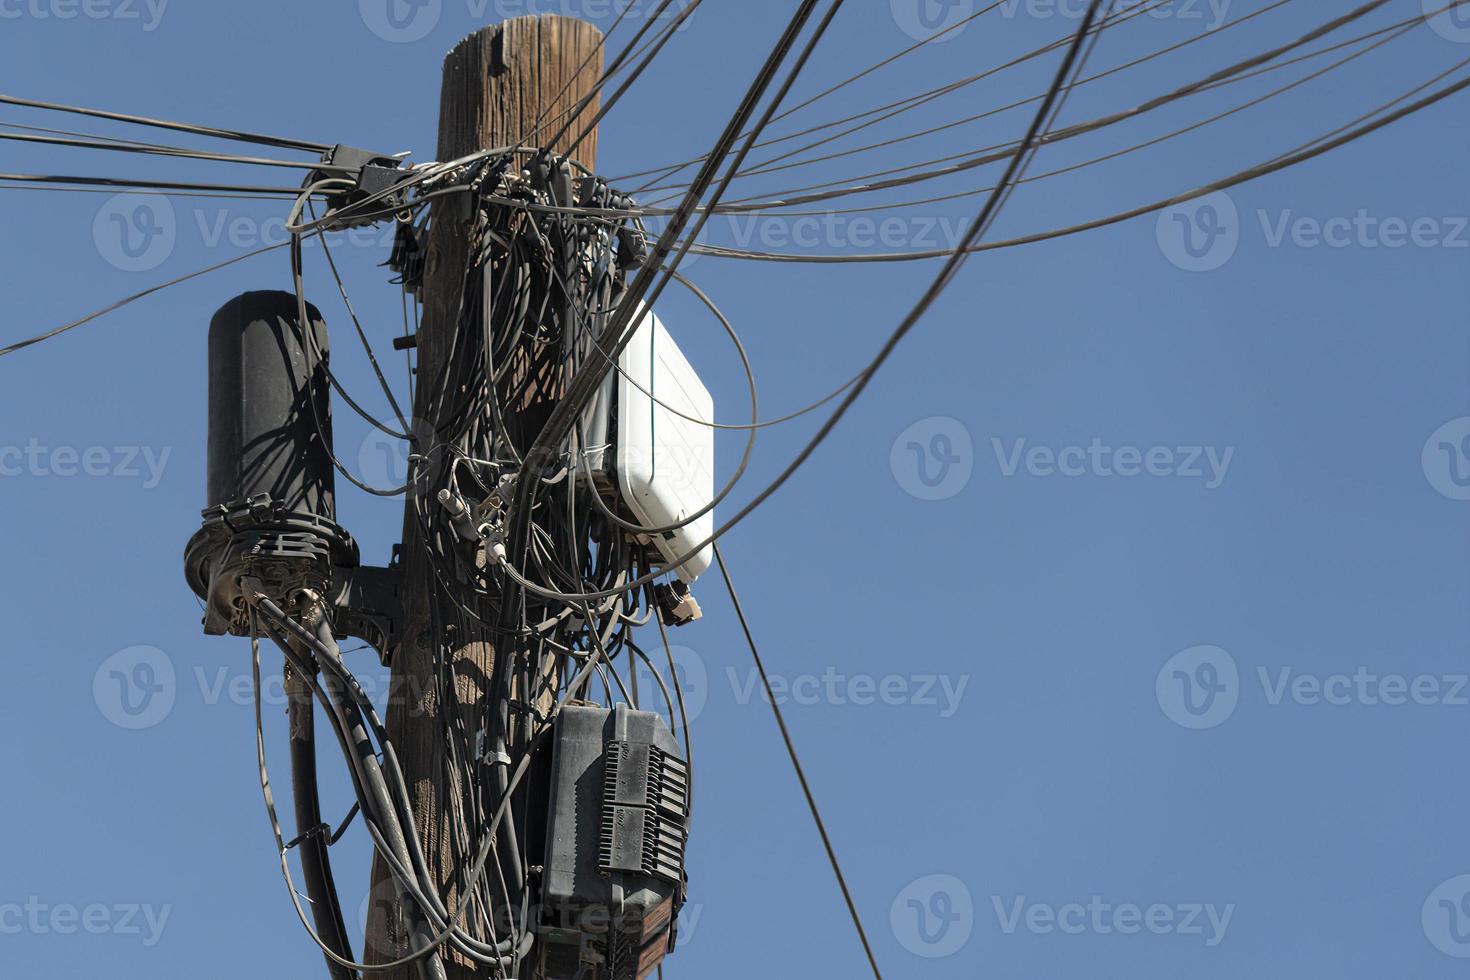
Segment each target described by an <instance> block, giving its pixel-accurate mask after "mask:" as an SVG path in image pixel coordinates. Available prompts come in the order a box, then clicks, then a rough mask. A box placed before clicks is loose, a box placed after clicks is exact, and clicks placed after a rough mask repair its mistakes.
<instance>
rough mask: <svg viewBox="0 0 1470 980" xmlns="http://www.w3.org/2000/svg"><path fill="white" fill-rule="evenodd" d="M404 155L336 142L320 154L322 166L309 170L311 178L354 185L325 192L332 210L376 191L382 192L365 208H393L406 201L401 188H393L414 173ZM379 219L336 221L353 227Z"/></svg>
mask: <svg viewBox="0 0 1470 980" xmlns="http://www.w3.org/2000/svg"><path fill="white" fill-rule="evenodd" d="M403 155H404V154H399V155H397V156H395V155H392V154H386V153H374V152H372V151H371V150H361V149H358V148H357V147H355V146H346V145H343V144H341V143H338V144H337V145H336V146H334V147H332V148H331V149H330V150H328V151H327V152H325V153H323V154H322V164H323V169H321V170H315V171H312V175H311V179H312V180H313V181H318V180H350V181H352V182H353V183H354V184H355V185H356V186H354V187H353V188H352V189H351V190H343V191H340V192H337V193H331V194H328V196H327V207H328V208H330V209H331V210H332V211H337V212H340V211H343V210H345V209H349V208H351V207H353V206H354V205H356V204H359V203H361V202H363V201H365V200H367V199H368V198H370V197H375V196H376V195H379V194H383V195H384V196H383V197H380V198H378V199H377V200H375V201H374V202H373V203H372V204H370V205H368V208H367V210H368V211H369V212H378V211H387V210H394V211H396V210H398V209H400V208H402V207H403V206H404V205H405V204H407V203H408V196H407V195H406V194H405V193H404V192H403V191H402V190H396V191H395V190H393V188H394V187H396V186H397V185H398V184H401V183H403V182H404V181H405V180H407V179H408V178H410V177H412V176H413V171H411V170H405V169H403V160H402V159H401V157H402V156H403ZM344 171H345V172H344ZM385 192H391V193H385ZM380 220H382V219H381V218H352V217H339V218H338V219H337V220H336V221H335V224H336V225H337V226H338V227H342V228H355V227H359V226H361V225H371V224H375V223H376V222H378V221H380Z"/></svg>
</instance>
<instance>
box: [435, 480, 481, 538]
mask: <svg viewBox="0 0 1470 980" xmlns="http://www.w3.org/2000/svg"><path fill="white" fill-rule="evenodd" d="M439 504H440V505H441V506H442V507H443V508H444V512H445V513H446V514H447V515H449V523H450V524H451V525H453V527H454V530H455V531H457V532H458V533H459V536H460V537H462V538H464V539H465V540H466V541H476V542H478V541H479V540H481V539H482V538H484V537H485V535H486V533H488V532H489V530H490V525H488V524H485V523H482V522H480V521H479V520H477V519H476V517H475V508H474V507H473V506H471V505H470V503H469V501H467V500H465V498H464V497H462V496H460V495H459V494H457V493H455V492H454V491H453V490H450V489H448V488H447V487H446V488H445V489H443V490H440V491H439Z"/></svg>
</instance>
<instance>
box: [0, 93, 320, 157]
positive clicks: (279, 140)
mask: <svg viewBox="0 0 1470 980" xmlns="http://www.w3.org/2000/svg"><path fill="white" fill-rule="evenodd" d="M0 104H4V105H17V106H25V107H26V108H29V109H49V110H52V111H53V112H70V113H74V114H75V115H79V116H92V117H93V118H95V119H111V120H113V121H115V122H124V123H132V124H134V125H137V126H151V127H153V128H155V129H171V130H174V131H175V132H180V133H193V134H194V135H196V136H213V137H216V138H218V139H228V140H237V141H240V142H245V143H260V144H262V145H265V146H279V147H282V148H284V149H288V150H304V151H309V152H312V153H323V152H325V151H327V150H330V149H331V145H330V144H327V143H312V142H308V141H306V140H295V139H286V138H285V137H281V136H264V135H261V134H260V133H249V132H246V131H244V130H237V129H217V128H215V127H213V126H197V125H194V124H192V123H178V122H169V121H168V120H164V119H151V118H149V117H147V116H133V115H128V114H127V113H122V112H108V111H106V110H103V109H87V108H83V107H82V106H74V105H61V104H59V103H56V102H39V101H36V100H35V99H22V98H18V97H16V96H13V95H0Z"/></svg>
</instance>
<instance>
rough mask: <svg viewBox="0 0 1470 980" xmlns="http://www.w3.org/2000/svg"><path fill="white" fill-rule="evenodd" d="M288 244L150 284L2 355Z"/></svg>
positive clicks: (2, 349)
mask: <svg viewBox="0 0 1470 980" xmlns="http://www.w3.org/2000/svg"><path fill="white" fill-rule="evenodd" d="M287 244H289V243H288V242H280V243H278V244H275V245H266V246H264V247H263V248H257V249H255V250H254V251H250V252H246V253H245V254H244V255H237V256H235V257H234V258H232V259H226V260H225V261H223V262H216V263H215V264H214V265H211V266H209V267H207V268H204V269H200V270H199V271H198V272H191V273H189V274H188V275H184V276H179V277H178V278H176V279H170V280H169V281H168V282H164V283H159V284H158V285H157V286H150V287H148V288H147V289H145V290H143V291H142V292H137V293H133V294H132V295H131V296H125V297H124V298H122V299H120V300H118V301H117V302H116V303H113V304H111V305H109V306H105V307H103V308H102V309H100V310H97V311H96V312H94V313H88V314H87V315H86V316H84V317H82V318H81V319H80V320H73V321H72V322H70V323H66V324H63V325H61V326H59V327H56V328H55V329H53V330H48V331H46V332H45V333H43V334H38V335H37V336H35V337H32V338H30V339H29V340H22V341H18V342H17V343H14V344H11V345H9V346H8V347H0V357H4V356H5V355H6V354H14V353H15V352H16V351H18V350H24V349H25V348H27V347H30V346H32V345H34V344H39V343H41V342H42V341H46V340H50V339H51V338H52V337H55V336H58V335H60V334H63V333H66V332H67V331H68V330H75V329H76V328H77V327H80V326H82V325H83V324H85V323H91V322H92V321H93V320H95V319H97V318H98V317H100V316H103V315H104V314H107V313H111V312H112V311H113V310H117V309H121V308H122V307H124V306H127V305H128V304H129V303H133V302H136V301H137V300H140V299H143V298H144V297H145V296H151V295H153V294H154V293H156V292H159V291H161V290H164V289H167V288H168V287H170V286H176V285H178V284H179V283H181V282H188V281H189V280H190V279H197V278H199V277H200V276H203V275H208V274H209V273H211V272H215V271H217V270H219V269H223V268H225V267H226V266H230V265H234V264H235V263H236V262H244V261H245V260H246V259H248V258H251V257H253V256H256V255H261V254H264V253H265V252H272V251H275V250H276V249H278V248H284V247H285V246H286V245H287Z"/></svg>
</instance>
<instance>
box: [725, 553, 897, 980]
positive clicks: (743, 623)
mask: <svg viewBox="0 0 1470 980" xmlns="http://www.w3.org/2000/svg"><path fill="white" fill-rule="evenodd" d="M715 562H716V564H718V565H719V566H720V575H721V576H722V577H723V578H724V580H725V588H726V590H728V591H729V593H730V604H731V605H732V606H734V608H735V616H736V618H737V619H739V620H740V629H741V631H742V632H744V634H745V642H746V645H747V646H749V647H750V655H751V657H752V658H754V660H755V669H756V671H757V672H758V673H759V674H760V675H761V684H762V685H763V686H764V687H765V689H766V703H768V704H769V705H770V706H771V711H772V712H773V713H774V714H775V716H776V725H777V727H779V728H780V729H781V741H783V742H785V743H786V754H787V755H788V756H790V757H791V767H792V769H794V770H796V778H797V781H798V782H800V783H801V792H802V795H803V796H805V797H806V806H807V809H808V810H810V811H811V814H812V821H813V822H814V823H815V824H816V825H817V833H818V834H819V835H820V836H821V838H822V847H823V848H824V849H825V850H826V852H827V862H828V863H829V864H831V865H832V873H833V874H834V875H835V876H836V877H837V887H838V888H840V889H842V900H843V901H844V902H846V903H847V914H848V915H849V916H850V917H851V918H852V924H853V927H854V928H856V929H857V934H858V939H859V940H860V941H861V942H862V944H863V953H864V954H865V955H866V956H867V958H868V966H869V967H871V968H872V970H873V976H874V978H875V980H883V972H882V971H881V970H879V969H878V958H877V957H876V956H875V955H874V954H873V946H872V944H871V943H869V942H868V932H867V930H866V929H864V928H863V919H862V916H861V915H859V914H858V909H857V903H856V902H854V901H853V898H852V890H851V889H849V888H848V887H847V876H846V875H844V874H843V873H842V863H841V862H840V861H838V860H837V851H836V849H835V848H834V847H833V846H832V838H831V836H830V835H828V833H827V823H826V821H824V820H823V819H822V811H821V809H820V808H819V807H818V806H817V798H816V796H815V795H813V793H812V787H811V783H809V782H808V781H807V778H806V770H805V768H803V767H802V764H801V759H800V757H798V756H797V754H796V743H794V742H793V741H792V740H791V730H790V729H789V728H787V727H786V716H785V714H784V713H783V712H782V711H781V703H780V701H779V700H778V699H777V698H776V694H775V692H774V691H772V690H771V678H770V676H769V675H768V674H767V673H766V665H765V662H764V661H763V660H762V659H761V652H760V649H759V648H758V647H757V646H756V643H755V636H754V635H753V634H752V633H751V631H750V623H749V622H748V621H747V620H746V618H745V609H744V608H743V607H742V606H741V605H740V596H739V595H738V594H737V593H736V591H735V583H734V582H733V581H732V580H731V578H730V569H729V567H728V566H727V565H726V564H725V556H724V555H723V554H722V553H721V552H720V546H719V545H718V544H716V545H715Z"/></svg>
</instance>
